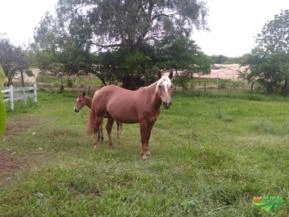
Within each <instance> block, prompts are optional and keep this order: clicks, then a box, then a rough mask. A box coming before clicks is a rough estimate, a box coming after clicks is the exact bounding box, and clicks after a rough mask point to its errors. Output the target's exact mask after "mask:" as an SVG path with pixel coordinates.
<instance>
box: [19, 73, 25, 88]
mask: <svg viewBox="0 0 289 217" xmlns="http://www.w3.org/2000/svg"><path fill="white" fill-rule="evenodd" d="M20 75H21V85H22V87H24V86H25V85H24V75H23V71H22V70H21V71H20Z"/></svg>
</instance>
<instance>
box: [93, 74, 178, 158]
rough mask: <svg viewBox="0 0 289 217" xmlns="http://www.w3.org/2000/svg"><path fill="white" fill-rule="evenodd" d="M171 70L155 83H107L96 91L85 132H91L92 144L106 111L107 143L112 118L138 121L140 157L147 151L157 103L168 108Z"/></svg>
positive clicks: (148, 153) (127, 121) (129, 121)
mask: <svg viewBox="0 0 289 217" xmlns="http://www.w3.org/2000/svg"><path fill="white" fill-rule="evenodd" d="M172 76H173V73H172V72H171V73H170V74H169V76H161V74H160V73H159V80H158V81H156V82H155V83H153V84H151V85H149V86H146V87H141V88H139V89H138V90H135V91H132V90H127V89H124V88H121V87H118V86H114V85H109V86H105V87H103V88H101V89H100V90H98V91H96V92H95V94H94V96H93V99H92V104H91V109H90V118H89V122H88V132H89V133H90V134H93V146H94V148H96V147H97V146H98V140H97V137H98V136H97V134H98V133H99V127H100V126H101V124H102V120H103V117H105V115H106V114H107V115H108V121H107V130H108V137H109V143H110V145H113V143H112V138H111V129H112V124H113V122H114V120H116V121H119V122H121V123H139V125H140V133H141V144H142V151H141V157H142V159H146V158H147V157H148V156H149V155H150V151H149V139H150V134H151V130H152V127H153V126H154V123H155V122H156V120H157V118H158V116H159V113H160V106H161V104H163V106H164V108H166V109H168V108H169V107H170V105H171V93H172V82H171V78H172Z"/></svg>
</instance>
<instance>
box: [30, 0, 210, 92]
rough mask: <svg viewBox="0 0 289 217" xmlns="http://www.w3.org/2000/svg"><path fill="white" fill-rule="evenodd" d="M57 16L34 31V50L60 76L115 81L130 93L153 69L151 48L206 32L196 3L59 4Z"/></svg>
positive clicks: (65, 0) (95, 0)
mask: <svg viewBox="0 0 289 217" xmlns="http://www.w3.org/2000/svg"><path fill="white" fill-rule="evenodd" d="M56 14H57V16H56V17H53V16H51V15H49V14H46V16H45V18H44V19H43V20H42V21H41V22H40V25H39V27H38V28H37V29H36V31H35V42H36V43H35V47H36V48H37V49H39V50H40V51H46V52H48V51H49V52H51V53H53V54H55V56H56V58H57V59H56V60H55V61H59V63H60V64H62V65H63V66H64V70H65V72H67V71H68V70H69V69H75V70H76V69H80V68H86V70H90V71H93V72H94V73H95V74H96V76H98V77H99V78H100V79H101V80H102V81H103V83H106V82H108V81H109V82H111V81H112V80H114V79H117V80H118V81H121V82H122V83H123V86H124V87H127V88H134V87H133V86H135V85H134V84H133V83H135V82H134V80H135V79H138V80H139V78H141V77H144V80H146V81H147V80H148V78H149V77H151V74H152V72H153V71H154V70H155V68H156V67H155V65H156V64H155V62H154V60H155V58H154V57H155V54H154V51H155V49H154V47H155V46H157V44H159V43H161V41H164V40H165V39H166V38H169V37H172V38H173V37H175V38H177V37H180V36H182V37H185V38H188V37H190V36H191V34H192V30H195V29H201V28H206V20H205V18H206V15H207V9H206V7H205V4H204V2H203V1H201V0H199V1H196V0H184V1H178V0H123V1H119V0H107V1H102V0H92V1H91V0H82V1H79V0H76V1H71V0H59V1H58V5H57V13H56ZM91 51H97V52H98V54H97V55H96V56H95V55H93V56H91V55H89V54H90V53H91ZM58 54H59V55H58ZM79 57H80V58H79ZM79 59H80V60H79ZM72 63H73V64H72ZM78 63H84V64H81V67H79V66H78V65H77V64H78ZM107 63H110V64H107ZM112 63H113V64H112ZM69 65H70V66H69ZM67 66H69V67H67ZM105 73H108V75H105ZM106 79H108V80H106ZM136 86H137V85H136Z"/></svg>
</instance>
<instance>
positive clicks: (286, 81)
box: [284, 78, 288, 96]
mask: <svg viewBox="0 0 289 217" xmlns="http://www.w3.org/2000/svg"><path fill="white" fill-rule="evenodd" d="M284 95H285V96H287V95H288V79H287V78H285V84H284Z"/></svg>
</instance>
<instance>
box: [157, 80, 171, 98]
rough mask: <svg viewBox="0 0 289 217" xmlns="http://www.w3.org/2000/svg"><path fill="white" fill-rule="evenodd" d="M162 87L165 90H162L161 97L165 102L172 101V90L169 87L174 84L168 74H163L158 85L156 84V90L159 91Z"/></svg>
mask: <svg viewBox="0 0 289 217" xmlns="http://www.w3.org/2000/svg"><path fill="white" fill-rule="evenodd" d="M160 86H161V87H162V88H163V90H162V91H161V92H160V97H161V99H162V101H163V102H166V103H167V102H170V100H171V97H170V91H169V89H170V88H171V86H172V82H171V79H170V78H169V77H167V76H163V77H161V78H160V79H159V80H158V82H157V86H156V91H157V92H158V91H159V87H160Z"/></svg>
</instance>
